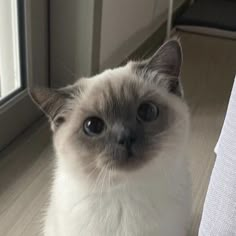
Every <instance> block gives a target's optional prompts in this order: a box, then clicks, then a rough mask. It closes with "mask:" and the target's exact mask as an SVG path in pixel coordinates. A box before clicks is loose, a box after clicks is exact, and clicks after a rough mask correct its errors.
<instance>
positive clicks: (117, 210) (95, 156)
mask: <svg viewBox="0 0 236 236" xmlns="http://www.w3.org/2000/svg"><path fill="white" fill-rule="evenodd" d="M181 64H182V50H181V45H180V43H179V41H178V40H170V41H167V42H166V43H165V44H163V45H162V46H161V47H160V49H159V50H157V52H156V53H155V54H154V55H153V56H152V57H150V58H149V59H146V60H142V61H130V62H128V63H127V64H126V65H125V66H122V67H118V68H115V69H108V70H106V71H104V72H102V73H101V74H98V75H96V76H93V77H91V78H82V79H79V80H78V81H77V82H75V83H74V84H73V85H69V86H67V87H65V88H61V89H47V88H34V89H31V91H30V95H31V97H32V99H33V101H34V102H35V103H36V104H37V105H38V106H39V108H40V109H41V110H42V111H43V112H44V113H45V114H46V115H47V117H48V118H49V121H50V124H51V129H52V132H53V143H54V149H55V154H56V161H55V173H54V180H53V186H52V191H51V198H50V203H49V207H48V209H47V214H46V219H45V227H44V236H113V235H114V236H121V235H122V236H186V235H187V230H188V227H189V225H190V215H191V181H190V178H189V173H188V160H187V158H186V157H185V154H184V150H185V146H186V141H187V137H188V130H189V112H188V106H187V104H186V102H185V101H184V98H183V88H182V85H181V80H180V70H181Z"/></svg>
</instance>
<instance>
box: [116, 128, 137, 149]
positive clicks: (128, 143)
mask: <svg viewBox="0 0 236 236" xmlns="http://www.w3.org/2000/svg"><path fill="white" fill-rule="evenodd" d="M117 142H118V144H119V145H121V146H124V147H125V148H127V149H131V147H132V145H133V144H134V143H135V142H136V135H135V133H134V132H132V131H131V130H124V131H123V132H121V133H120V134H119V135H118V139H117Z"/></svg>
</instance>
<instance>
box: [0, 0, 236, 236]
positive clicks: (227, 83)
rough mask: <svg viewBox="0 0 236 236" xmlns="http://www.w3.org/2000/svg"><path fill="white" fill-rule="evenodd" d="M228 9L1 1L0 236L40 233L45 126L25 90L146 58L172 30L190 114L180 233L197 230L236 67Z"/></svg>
mask: <svg viewBox="0 0 236 236" xmlns="http://www.w3.org/2000/svg"><path fill="white" fill-rule="evenodd" d="M235 12H236V1H234V0H196V1H187V0H173V1H172V0H145V1H143V0H119V1H117V0H68V1H63V0H40V1H37V0H0V235H1V236H6V235H9V236H18V235H24V236H27V235H39V232H40V230H39V229H40V219H41V209H43V207H44V204H45V201H46V199H47V196H48V188H49V186H50V179H51V177H50V173H51V169H52V156H53V155H52V148H51V140H50V138H49V137H50V132H49V129H48V126H47V123H46V121H45V119H44V118H42V113H41V112H40V111H38V109H37V108H36V107H35V105H34V104H33V103H32V102H31V101H30V98H29V96H28V93H27V89H28V88H30V87H33V86H40V87H52V88H57V87H61V86H65V85H67V84H70V83H73V82H74V81H76V79H77V78H79V77H82V76H91V75H94V74H96V73H98V72H101V71H103V70H105V69H107V68H113V67H116V66H119V65H122V64H124V63H125V62H127V61H128V60H130V59H140V58H145V57H147V56H149V55H151V54H152V53H153V52H155V51H156V50H157V49H158V47H159V46H160V45H161V44H162V43H163V42H164V41H165V40H166V39H169V38H171V37H176V36H177V37H178V38H180V41H181V43H182V47H183V53H184V62H183V68H182V80H183V84H184V89H185V97H186V100H187V102H188V104H189V106H190V111H191V116H192V132H191V138H190V143H189V147H188V150H187V153H188V156H189V159H190V164H191V175H192V179H193V199H194V202H193V218H192V225H191V231H190V233H189V235H193V236H195V235H198V228H199V223H200V220H201V215H202V207H203V203H204V199H205V195H206V191H207V186H208V183H209V179H210V175H211V171H212V168H213V165H214V163H215V154H214V147H215V145H216V143H217V140H218V137H219V134H220V131H221V127H222V124H223V121H224V117H225V113H226V109H227V104H228V100H229V96H230V91H231V88H232V84H233V81H234V77H235V72H236V14H235Z"/></svg>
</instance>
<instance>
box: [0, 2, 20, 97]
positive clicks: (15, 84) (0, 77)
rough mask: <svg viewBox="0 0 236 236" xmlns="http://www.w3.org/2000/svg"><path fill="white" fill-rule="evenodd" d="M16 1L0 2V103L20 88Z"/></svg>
mask: <svg viewBox="0 0 236 236" xmlns="http://www.w3.org/2000/svg"><path fill="white" fill-rule="evenodd" d="M18 19H19V18H18V7H17V0H10V1H9V0H8V1H4V0H0V101H2V100H3V99H4V98H6V97H7V96H9V95H10V94H12V93H14V92H16V91H17V90H18V89H19V88H21V85H22V83H21V76H20V56H19V54H20V50H19V27H18V26H19V22H18Z"/></svg>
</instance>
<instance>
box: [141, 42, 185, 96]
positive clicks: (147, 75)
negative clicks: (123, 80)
mask: <svg viewBox="0 0 236 236" xmlns="http://www.w3.org/2000/svg"><path fill="white" fill-rule="evenodd" d="M181 64H182V49H181V45H180V42H179V41H178V40H170V41H167V42H166V43H165V44H164V45H162V46H161V47H160V48H159V49H158V51H157V52H156V53H155V54H154V55H153V56H152V57H151V58H149V59H147V60H145V61H141V62H140V63H137V66H136V70H137V73H138V75H139V76H142V77H143V78H144V79H147V80H153V81H154V82H156V83H157V84H158V85H163V86H165V87H166V88H167V89H168V91H169V92H171V93H174V94H176V95H178V96H182V95H183V92H182V86H181V82H180V70H181Z"/></svg>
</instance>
